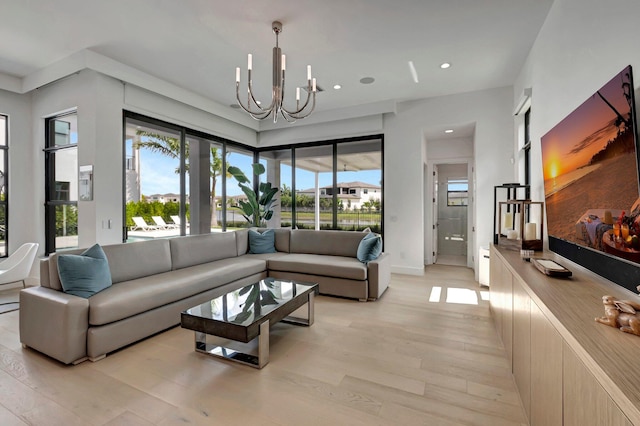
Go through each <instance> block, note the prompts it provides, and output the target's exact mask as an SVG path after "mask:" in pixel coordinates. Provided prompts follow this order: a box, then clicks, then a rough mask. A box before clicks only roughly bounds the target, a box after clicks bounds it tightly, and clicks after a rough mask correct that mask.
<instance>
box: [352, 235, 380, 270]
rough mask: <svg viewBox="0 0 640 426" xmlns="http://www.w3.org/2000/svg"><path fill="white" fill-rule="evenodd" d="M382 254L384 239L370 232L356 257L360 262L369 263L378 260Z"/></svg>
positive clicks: (362, 242)
mask: <svg viewBox="0 0 640 426" xmlns="http://www.w3.org/2000/svg"><path fill="white" fill-rule="evenodd" d="M380 253H382V237H381V236H380V235H378V234H374V233H373V232H370V233H368V234H367V235H365V236H364V238H363V239H362V241H360V244H358V253H357V254H356V256H357V257H358V260H359V261H360V262H362V263H369V262H371V261H372V260H376V259H377V258H378V256H380Z"/></svg>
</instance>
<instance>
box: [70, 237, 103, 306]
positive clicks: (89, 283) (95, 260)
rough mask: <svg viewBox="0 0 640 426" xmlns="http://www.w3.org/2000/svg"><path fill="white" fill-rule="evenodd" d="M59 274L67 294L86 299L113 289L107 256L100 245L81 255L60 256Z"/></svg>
mask: <svg viewBox="0 0 640 426" xmlns="http://www.w3.org/2000/svg"><path fill="white" fill-rule="evenodd" d="M58 273H59V275H60V283H61V284H62V290H63V291H64V292H65V293H68V294H73V295H75V296H80V297H84V298H85V299H87V298H89V297H91V296H93V295H94V294H96V293H98V292H99V291H102V290H104V289H105V288H108V287H111V272H110V271H109V263H108V260H107V256H106V255H105V254H104V251H103V250H102V247H100V245H98V244H95V245H94V246H93V247H90V248H88V249H87V250H85V251H84V252H83V253H82V254H79V255H77V254H61V255H60V256H58Z"/></svg>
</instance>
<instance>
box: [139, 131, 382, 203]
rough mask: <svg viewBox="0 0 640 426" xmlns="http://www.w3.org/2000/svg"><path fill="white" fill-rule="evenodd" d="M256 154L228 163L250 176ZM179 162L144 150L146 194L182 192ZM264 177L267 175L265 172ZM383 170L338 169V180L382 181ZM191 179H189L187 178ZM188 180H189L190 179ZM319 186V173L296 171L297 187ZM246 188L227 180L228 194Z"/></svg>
mask: <svg viewBox="0 0 640 426" xmlns="http://www.w3.org/2000/svg"><path fill="white" fill-rule="evenodd" d="M127 148H128V149H127V153H128V155H130V152H131V151H130V143H129V142H128V143H127ZM252 162H253V158H252V157H250V156H247V155H242V154H238V153H233V152H232V153H231V154H229V159H228V164H231V165H234V166H236V167H240V169H242V170H243V171H244V172H245V174H246V175H247V176H248V177H250V174H251V163H252ZM178 166H179V161H178V159H175V158H169V157H168V156H165V155H162V154H159V153H154V152H151V151H150V150H148V149H144V148H142V149H141V150H140V169H141V171H140V175H141V186H142V194H143V195H147V196H148V195H152V194H166V193H175V194H179V193H180V176H179V175H178V174H177V173H176V169H177V168H178ZM281 176H282V183H284V184H285V185H287V186H288V187H289V188H291V167H290V166H287V165H283V167H282V170H281ZM263 177H264V175H263ZM380 178H381V174H380V170H372V171H358V172H338V182H351V181H356V180H357V181H361V182H366V183H371V184H373V185H380ZM187 182H188V181H187ZM319 183H320V186H327V185H331V183H332V175H331V173H321V174H320V177H319ZM187 184H188V183H187ZM314 186H315V174H314V173H312V172H305V171H302V170H300V171H299V172H298V174H297V175H296V188H297V189H298V190H301V189H309V188H313V187H314ZM216 193H217V194H221V193H222V182H221V181H220V182H218V184H217V188H216ZM240 194H242V191H241V190H240V188H239V187H238V183H237V181H236V180H235V179H234V178H230V179H229V180H228V182H227V195H231V196H234V195H240Z"/></svg>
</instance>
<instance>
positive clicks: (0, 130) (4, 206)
mask: <svg viewBox="0 0 640 426" xmlns="http://www.w3.org/2000/svg"><path fill="white" fill-rule="evenodd" d="M8 122H9V118H8V117H7V116H6V115H0V257H5V256H7V254H8V253H7V247H8V245H9V244H8V243H9V241H8V238H7V229H9V226H8V225H9V221H8V216H7V212H8V211H9V205H8V199H9V198H8V194H7V188H8V185H7V183H8V182H7V176H8V172H9V166H8V159H9V155H8V154H9V143H8V141H9V126H8Z"/></svg>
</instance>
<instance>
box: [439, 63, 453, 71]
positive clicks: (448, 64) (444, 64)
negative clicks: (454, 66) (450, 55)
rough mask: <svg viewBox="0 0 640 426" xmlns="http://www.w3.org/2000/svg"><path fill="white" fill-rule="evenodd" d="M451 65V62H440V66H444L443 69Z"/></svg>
mask: <svg viewBox="0 0 640 426" xmlns="http://www.w3.org/2000/svg"><path fill="white" fill-rule="evenodd" d="M450 66H451V64H450V63H449V62H444V63H442V64H440V68H442V69H443V70H446V69H447V68H449V67H450Z"/></svg>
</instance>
